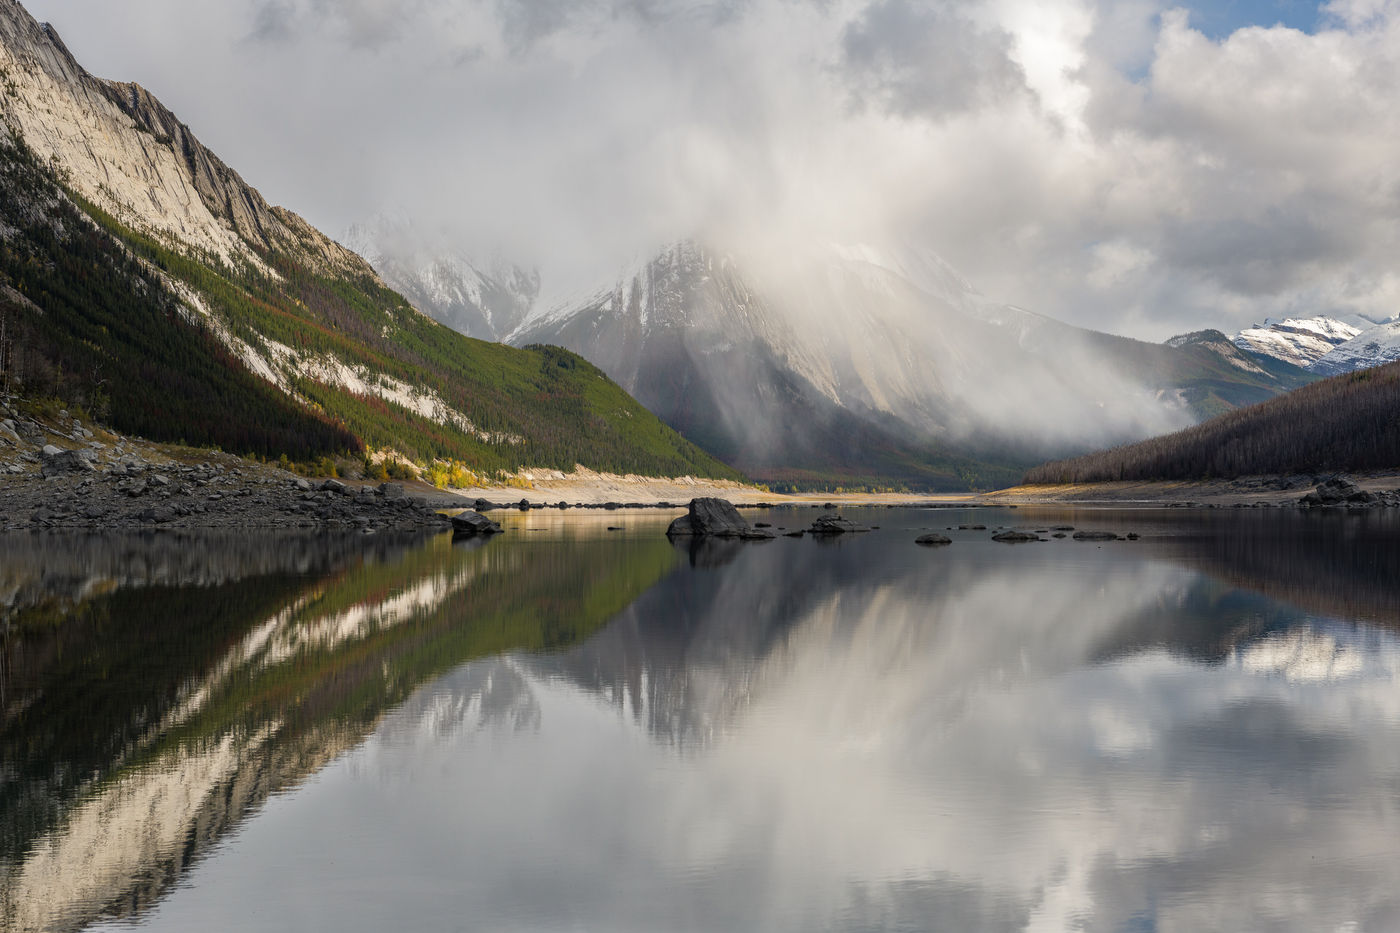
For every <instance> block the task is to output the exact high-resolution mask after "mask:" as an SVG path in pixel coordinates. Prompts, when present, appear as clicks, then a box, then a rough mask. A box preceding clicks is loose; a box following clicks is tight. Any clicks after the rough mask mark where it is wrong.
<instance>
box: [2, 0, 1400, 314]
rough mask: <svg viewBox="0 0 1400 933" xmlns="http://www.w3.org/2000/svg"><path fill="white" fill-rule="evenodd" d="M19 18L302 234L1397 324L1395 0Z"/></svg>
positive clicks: (569, 263) (468, 7) (895, 0)
mask: <svg viewBox="0 0 1400 933" xmlns="http://www.w3.org/2000/svg"><path fill="white" fill-rule="evenodd" d="M28 5H29V7H30V9H31V10H32V11H33V12H34V13H35V14H36V15H38V16H39V17H41V18H46V19H50V20H53V21H54V22H55V25H56V26H57V27H58V29H59V31H60V32H61V33H62V34H63V35H64V37H65V40H66V41H67V42H68V44H69V46H70V47H71V48H72V49H73V50H74V52H75V53H76V54H77V55H78V56H79V58H80V59H81V60H82V61H84V62H85V63H88V64H89V65H90V67H92V68H93V69H94V70H95V71H97V72H98V73H101V74H103V75H106V76H110V77H115V78H123V79H135V80H138V81H140V82H142V83H143V84H146V85H147V86H149V87H150V88H151V89H152V90H153V91H155V92H156V93H157V94H158V95H160V96H162V97H163V98H164V99H166V101H167V102H168V103H169V104H171V105H172V107H173V108H174V109H176V111H177V112H178V113H180V115H181V116H182V117H183V118H184V119H186V120H187V121H189V122H190V123H191V125H192V126H193V127H194V129H195V131H196V132H197V133H198V134H200V135H201V137H202V138H204V139H205V141H206V142H208V143H209V144H210V145H211V146H212V147H213V148H215V149H216V151H218V152H220V153H221V154H222V155H223V156H224V157H225V158H226V159H227V160H228V161H229V162H230V163H231V164H233V165H235V166H236V167H238V168H239V170H240V171H241V172H242V173H243V174H244V175H245V177H247V178H248V179H249V180H250V181H252V182H253V183H254V184H257V185H258V186H260V187H261V188H263V190H264V192H265V193H266V194H268V195H269V196H270V197H271V198H272V199H273V200H275V201H278V202H279V203H284V204H286V205H288V206H290V207H292V208H293V209H296V210H298V211H299V212H301V213H303V214H305V215H306V216H307V217H308V218H309V219H310V220H312V221H313V222H314V223H316V224H318V225H319V226H321V227H323V228H324V229H327V230H330V231H339V230H343V229H345V228H346V227H347V226H348V225H349V224H351V223H353V222H356V221H360V220H363V219H365V218H366V217H369V216H371V215H373V214H375V213H376V212H378V211H380V210H383V209H385V208H389V209H402V210H403V211H404V212H406V213H408V214H409V215H411V216H413V217H415V218H417V219H418V221H419V224H420V226H422V227H424V228H427V229H432V230H435V231H436V230H440V231H442V233H443V236H444V237H445V238H446V239H450V240H452V241H453V243H454V245H455V246H458V247H460V248H465V249H467V250H469V251H470V250H481V251H493V250H496V249H500V250H503V251H505V252H507V253H508V254H510V255H514V256H518V257H519V258H520V259H521V260H522V261H523V262H526V263H535V264H538V265H539V266H540V267H541V268H542V271H543V272H544V274H545V279H546V289H547V290H548V289H549V288H550V283H551V280H559V279H564V280H580V279H588V278H593V279H599V278H602V277H606V276H607V274H609V273H610V272H611V271H612V270H613V267H614V266H617V265H619V264H620V263H622V262H623V261H625V260H626V259H630V258H632V257H633V256H635V255H636V254H638V253H645V252H646V251H648V250H650V249H652V248H654V247H656V246H657V245H659V244H661V243H664V242H667V241H670V240H674V239H676V238H679V237H685V236H692V235H696V234H697V233H701V232H704V233H707V234H709V235H711V237H712V238H713V234H714V232H715V231H721V232H723V231H726V230H734V231H740V232H741V233H743V234H744V235H746V236H755V235H757V236H764V237H767V238H769V239H770V240H772V241H773V242H775V243H783V242H786V240H788V239H792V238H799V239H804V238H805V239H807V240H812V241H833V240H834V241H837V242H852V241H860V242H868V241H872V240H876V241H878V240H884V241H894V242H899V243H902V244H911V243H912V244H917V245H919V246H922V247H924V248H927V249H929V250H932V251H935V252H938V253H941V254H942V255H944V256H945V257H946V258H947V259H949V260H950V261H951V262H952V263H953V265H955V266H956V267H958V268H959V269H961V270H962V271H963V272H964V274H965V275H966V276H967V277H968V278H969V279H970V280H971V281H972V282H973V283H974V284H976V285H978V286H979V287H980V288H981V290H982V291H984V292H985V293H987V294H988V295H989V296H991V297H993V298H995V299H998V300H1002V301H1007V302H1011V303H1015V304H1018V305H1021V306H1025V307H1028V308H1032V309H1035V310H1037V311H1041V312H1044V313H1047V314H1050V315H1053V316H1056V317H1059V318H1061V319H1065V320H1068V321H1071V322H1073V323H1078V324H1083V325H1087V326H1091V327H1097V328H1100V329H1105V330H1112V331H1117V332H1124V333H1130V334H1133V335H1136V336H1142V337H1148V338H1157V339H1160V338H1163V337H1166V336H1168V335H1170V334H1172V333H1176V332H1180V331H1184V330H1188V329H1196V328H1198V327H1202V326H1219V327H1222V328H1231V327H1236V326H1241V325H1244V324H1248V323H1249V322H1251V321H1253V320H1257V319H1259V318H1261V317H1263V316H1265V315H1280V314H1292V313H1319V312H1330V313H1336V314H1341V315H1367V316H1370V317H1388V316H1390V315H1392V314H1394V313H1395V312H1396V311H1400V274H1397V273H1396V272H1395V271H1393V257H1394V255H1395V254H1396V252H1397V248H1400V98H1398V97H1397V96H1396V95H1395V94H1394V93H1393V89H1394V88H1395V87H1396V86H1398V85H1400V53H1397V51H1396V50H1397V49H1400V8H1397V6H1396V5H1395V4H1393V3H1382V2H1377V0H1337V2H1333V3H1331V4H1329V5H1327V6H1326V7H1325V8H1324V9H1323V10H1322V11H1321V14H1320V19H1319V29H1318V30H1317V31H1316V32H1315V33H1313V34H1305V33H1303V32H1299V31H1297V30H1293V29H1288V28H1284V27H1281V26H1279V27H1273V26H1266V27H1250V28H1245V29H1241V30H1238V31H1236V32H1235V33H1233V34H1231V35H1228V36H1226V37H1224V38H1223V39H1214V38H1210V37H1208V36H1207V35H1205V34H1203V33H1202V32H1199V31H1197V30H1196V29H1195V28H1193V26H1192V22H1191V19H1190V15H1189V13H1187V12H1185V11H1181V10H1171V9H1168V8H1167V6H1166V4H1165V3H1164V2H1161V0H1136V2H1130V3H1112V4H1110V3H1108V2H1107V0H1103V2H1099V0H1053V2H1048V3H1031V2H1029V0H987V2H980V3H974V2H965V0H929V2H914V0H823V2H820V3H804V2H797V0H713V2H705V0H545V2H539V3H536V2H530V3H525V2H515V0H466V2H461V0H451V2H449V0H409V2H395V3H386V2H382V0H350V2H334V3H333V2H328V0H225V2H220V3H213V4H200V5H198V6H197V7H191V5H190V4H187V3H179V2H177V0H142V2H139V3H138V2H133V3H126V4H121V5H120V6H116V5H113V4H109V3H105V2H102V0H62V2H59V0H31V2H30V3H29V4H28ZM114 39H119V40H120V41H114Z"/></svg>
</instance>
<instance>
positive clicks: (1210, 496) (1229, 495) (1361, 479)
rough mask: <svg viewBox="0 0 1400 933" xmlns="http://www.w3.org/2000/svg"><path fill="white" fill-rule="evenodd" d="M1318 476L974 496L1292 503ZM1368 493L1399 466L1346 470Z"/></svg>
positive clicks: (1397, 474) (1022, 500)
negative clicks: (1384, 469)
mask: <svg viewBox="0 0 1400 933" xmlns="http://www.w3.org/2000/svg"><path fill="white" fill-rule="evenodd" d="M1326 478H1327V477H1326V476H1322V475H1316V476H1314V475H1306V476H1305V475H1297V476H1289V477H1276V476H1253V477H1244V478H1242V479H1235V480H1199V481H1194V482H1165V481H1159V482H1123V483H1081V484H1078V485H1073V486H1015V487H1012V488H1011V489H1002V490H999V491H997V492H993V493H985V494H983V495H980V496H978V497H977V501H979V502H981V503H984V504H986V505H1029V504H1035V503H1047V504H1053V503H1071V502H1072V503H1077V504H1080V505H1095V504H1101V505H1133V504H1141V505H1183V504H1187V503H1195V504H1198V505H1214V506H1234V505H1255V504H1263V503H1269V504H1272V505H1277V506H1285V505H1287V506H1293V505H1297V504H1298V500H1299V499H1301V498H1302V497H1303V496H1304V495H1306V494H1307V493H1308V492H1310V491H1311V490H1312V489H1314V488H1315V487H1316V486H1317V484H1318V483H1320V482H1322V481H1323V480H1324V479H1326ZM1348 478H1349V479H1351V480H1352V481H1353V482H1355V483H1356V484H1357V485H1358V486H1360V487H1361V488H1362V489H1364V490H1366V491H1368V492H1388V491H1390V490H1394V489H1400V471H1391V472H1385V473H1369V474H1349V476H1348Z"/></svg>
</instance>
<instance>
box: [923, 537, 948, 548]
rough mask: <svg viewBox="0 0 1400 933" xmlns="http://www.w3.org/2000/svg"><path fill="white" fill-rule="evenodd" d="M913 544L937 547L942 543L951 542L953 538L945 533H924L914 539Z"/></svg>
mask: <svg viewBox="0 0 1400 933" xmlns="http://www.w3.org/2000/svg"><path fill="white" fill-rule="evenodd" d="M914 543H915V544H922V545H923V546H924V547H938V546H940V545H943V544H952V543H953V539H952V538H949V537H948V536H946V535H924V536H923V537H921V538H916V539H915V540H914Z"/></svg>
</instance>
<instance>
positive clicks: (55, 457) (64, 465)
mask: <svg viewBox="0 0 1400 933" xmlns="http://www.w3.org/2000/svg"><path fill="white" fill-rule="evenodd" d="M40 456H41V457H42V458H43V469H44V475H45V476H62V475H63V474H65V473H94V472H96V468H95V467H94V466H93V465H92V460H91V459H89V458H90V457H91V456H92V451H90V450H63V449H62V448H59V447H55V446H53V445H52V444H49V445H47V446H45V447H44V449H43V450H42V451H41V452H40Z"/></svg>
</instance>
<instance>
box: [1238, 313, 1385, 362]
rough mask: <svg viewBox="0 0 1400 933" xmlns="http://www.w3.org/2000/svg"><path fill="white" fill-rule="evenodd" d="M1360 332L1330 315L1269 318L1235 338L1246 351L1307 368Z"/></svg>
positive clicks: (1241, 332)
mask: <svg viewBox="0 0 1400 933" xmlns="http://www.w3.org/2000/svg"><path fill="white" fill-rule="evenodd" d="M1360 333H1361V329H1360V328H1358V327H1353V326H1352V325H1350V324H1347V323H1346V322H1344V321H1339V320H1337V319H1336V318H1330V317H1322V316H1319V317H1310V318H1288V319H1286V320H1282V321H1274V320H1270V319H1268V318H1265V320H1264V323H1263V324H1259V325H1257V326H1255V327H1250V328H1246V329H1245V330H1242V331H1240V332H1239V333H1238V334H1236V335H1235V336H1234V337H1233V338H1232V339H1233V340H1234V343H1235V346H1237V347H1239V348H1240V349H1242V350H1248V351H1250V352H1251V353H1262V354H1264V355H1265V356H1272V357H1273V358H1274V359H1278V360H1283V361H1284V362H1286V363H1292V364H1293V365H1294V366H1303V367H1307V366H1310V365H1312V364H1313V363H1316V362H1317V361H1318V360H1320V359H1322V358H1323V357H1324V356H1326V355H1327V354H1329V353H1331V352H1332V350H1333V349H1334V348H1336V347H1337V346H1339V345H1341V344H1343V343H1346V342H1347V341H1348V340H1351V339H1352V338H1353V337H1355V336H1357V335H1358V334H1360Z"/></svg>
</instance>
